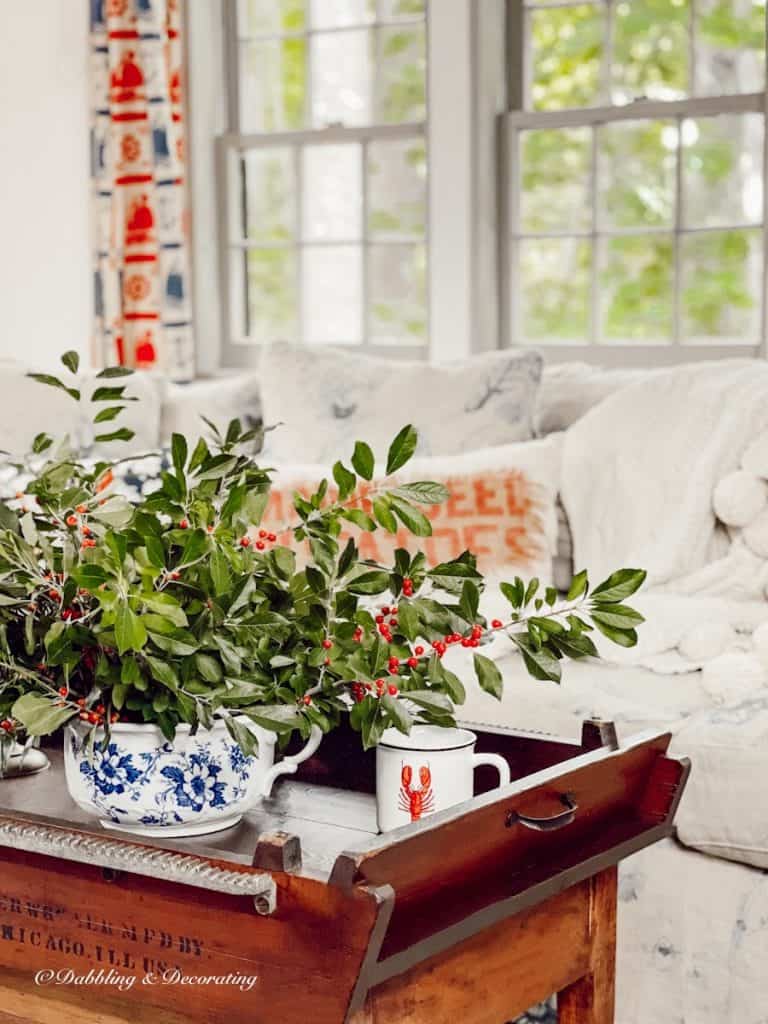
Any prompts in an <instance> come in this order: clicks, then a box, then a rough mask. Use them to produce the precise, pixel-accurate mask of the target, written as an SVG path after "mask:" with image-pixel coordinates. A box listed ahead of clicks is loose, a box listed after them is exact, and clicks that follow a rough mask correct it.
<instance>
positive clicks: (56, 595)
mask: <svg viewBox="0 0 768 1024" xmlns="http://www.w3.org/2000/svg"><path fill="white" fill-rule="evenodd" d="M48 597H50V599H51V600H52V601H58V599H59V592H58V590H49V591H48Z"/></svg>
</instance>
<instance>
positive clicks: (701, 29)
mask: <svg viewBox="0 0 768 1024" xmlns="http://www.w3.org/2000/svg"><path fill="white" fill-rule="evenodd" d="M695 38H696V92H697V93H698V94H699V95H701V96H718V95H721V94H723V93H736V92H759V91H760V90H761V89H762V88H763V86H764V84H765V2H764V0H763V2H755V0H697V2H696V37H695Z"/></svg>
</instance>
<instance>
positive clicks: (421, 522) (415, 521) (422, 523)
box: [392, 498, 432, 537]
mask: <svg viewBox="0 0 768 1024" xmlns="http://www.w3.org/2000/svg"><path fill="white" fill-rule="evenodd" d="M392 510H393V512H394V513H395V515H396V516H397V518H398V519H399V520H400V522H401V523H402V524H403V526H405V527H407V529H409V530H410V531H411V533H412V534H414V535H415V536H416V537H431V536H432V523H430V521H429V520H428V519H427V517H426V516H425V515H424V513H423V512H421V511H420V510H419V509H417V508H414V506H413V505H409V504H408V503H407V502H405V501H403V500H402V499H401V498H392Z"/></svg>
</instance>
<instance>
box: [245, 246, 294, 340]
mask: <svg viewBox="0 0 768 1024" xmlns="http://www.w3.org/2000/svg"><path fill="white" fill-rule="evenodd" d="M232 259H233V264H234V269H235V273H236V274H239V275H240V276H242V274H243V270H244V269H245V270H247V281H246V295H247V298H246V304H247V310H248V322H247V324H246V325H245V326H244V328H243V333H247V334H248V336H249V337H250V338H251V339H252V340H253V341H257V342H265V341H266V342H271V341H275V340H280V339H287V340H291V339H295V338H296V310H297V305H298V304H297V297H296V252H295V250H294V249H248V250H247V251H245V252H242V251H241V252H236V253H233V257H232Z"/></svg>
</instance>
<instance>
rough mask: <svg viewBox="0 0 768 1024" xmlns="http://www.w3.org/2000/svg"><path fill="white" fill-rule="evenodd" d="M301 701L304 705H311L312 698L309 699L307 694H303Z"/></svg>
mask: <svg viewBox="0 0 768 1024" xmlns="http://www.w3.org/2000/svg"><path fill="white" fill-rule="evenodd" d="M303 700H304V703H305V704H311V703H312V698H311V697H310V695H309V694H308V693H305V694H304V697H303Z"/></svg>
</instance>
